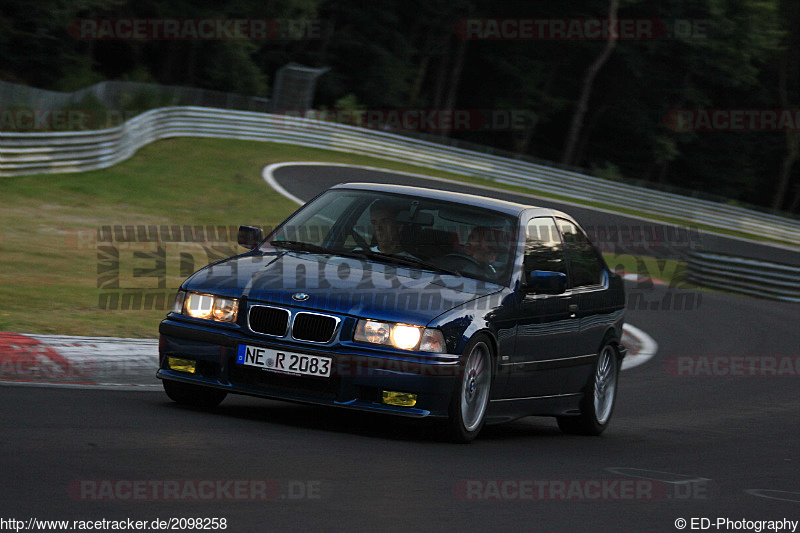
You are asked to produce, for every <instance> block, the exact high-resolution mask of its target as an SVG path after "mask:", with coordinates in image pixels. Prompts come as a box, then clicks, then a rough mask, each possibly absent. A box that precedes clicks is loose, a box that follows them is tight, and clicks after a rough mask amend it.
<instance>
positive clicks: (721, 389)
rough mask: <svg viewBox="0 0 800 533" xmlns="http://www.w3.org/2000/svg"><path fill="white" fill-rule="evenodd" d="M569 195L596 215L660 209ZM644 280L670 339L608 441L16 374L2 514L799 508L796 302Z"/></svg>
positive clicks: (486, 515) (455, 521) (250, 520)
mask: <svg viewBox="0 0 800 533" xmlns="http://www.w3.org/2000/svg"><path fill="white" fill-rule="evenodd" d="M275 180H276V181H277V182H278V183H279V184H280V185H281V186H282V187H283V188H285V189H286V190H287V191H288V192H289V193H290V194H291V195H294V196H297V197H299V198H301V199H303V200H305V199H308V198H310V197H311V196H312V195H314V194H315V193H316V192H318V191H320V190H322V189H324V188H326V187H327V186H329V185H332V184H334V183H338V182H341V181H387V180H389V181H391V182H392V183H403V184H410V185H419V184H421V183H423V182H421V181H420V180H419V179H418V178H411V177H407V176H402V175H396V174H391V175H389V174H376V173H372V172H368V171H365V170H353V169H343V168H341V167H319V166H314V167H283V168H281V169H279V170H277V171H276V172H275ZM426 186H437V187H447V188H450V187H455V188H456V189H458V190H463V191H465V192H470V188H469V187H466V186H461V185H456V186H452V185H445V184H443V183H436V184H433V185H432V184H431V183H427V184H426ZM472 192H475V191H472ZM483 194H486V192H485V191H484V192H483ZM496 194H497V195H499V196H502V197H508V196H509V195H507V194H506V193H496ZM526 201H528V202H530V200H526ZM535 203H536V204H538V205H553V204H551V203H549V202H544V201H541V202H535ZM554 207H559V206H557V205H554ZM563 210H565V211H567V212H569V213H570V214H573V215H574V216H575V217H576V218H577V219H578V220H579V221H580V222H581V223H582V224H583V225H585V226H589V225H622V224H639V225H643V224H650V223H648V222H642V221H636V220H634V219H630V218H626V217H617V216H614V215H610V214H607V213H595V212H592V211H590V210H587V209H579V208H574V207H569V206H564V207H563ZM247 222H248V221H239V220H235V214H232V220H231V224H238V223H247ZM701 241H702V244H703V246H704V248H705V249H707V250H714V251H727V252H731V253H736V252H739V253H740V254H741V255H751V256H754V257H764V258H765V259H773V260H783V261H784V262H794V261H796V257H795V256H796V255H797V253H796V252H792V251H790V250H786V249H778V248H771V247H764V246H760V245H756V244H753V243H747V242H742V241H736V240H732V239H727V238H723V237H716V236H709V235H701ZM668 253H671V252H669V251H667V252H665V253H664V255H668ZM656 255H658V254H656ZM628 289H629V295H630V294H631V293H637V294H641V296H640V297H639V300H638V302H640V303H641V302H645V304H643V305H636V306H634V308H630V309H629V310H628V312H627V315H626V321H628V322H630V323H632V324H634V325H635V326H637V327H639V328H641V329H642V330H644V331H646V332H647V333H648V334H649V335H650V336H652V337H653V338H654V339H655V340H656V341H657V342H658V345H659V350H658V353H657V355H656V356H655V357H654V358H653V359H651V360H650V361H649V362H647V363H645V364H643V365H640V366H637V367H635V368H631V369H629V370H626V371H625V372H623V373H622V375H621V379H620V387H619V393H618V397H617V406H616V410H615V413H614V417H613V421H612V424H611V427H610V428H609V430H608V431H607V432H606V433H604V434H603V435H602V436H601V437H576V436H567V435H564V434H562V433H561V432H560V431H559V430H558V428H557V426H556V423H555V420H552V419H547V418H541V419H540V418H525V419H522V420H518V421H516V422H512V423H509V424H505V425H501V426H491V427H487V428H485V429H484V431H483V432H482V433H481V435H480V436H479V438H478V439H477V440H476V441H475V442H474V443H472V444H471V445H453V444H448V443H444V442H441V441H440V440H439V439H438V438H437V433H436V431H435V429H434V428H432V427H430V425H428V424H426V423H424V422H422V423H420V422H415V421H409V420H405V419H396V418H393V417H386V416H378V415H373V414H366V413H357V412H349V411H342V410H334V409H327V408H320V407H313V406H305V405H295V404H289V403H281V402H275V401H266V400H258V399H253V398H244V397H228V399H226V400H225V402H223V404H222V405H221V406H220V407H219V408H217V409H216V410H214V411H213V412H210V413H206V412H199V411H194V410H191V409H187V408H183V407H180V406H178V405H176V404H173V403H172V402H170V401H169V400H168V399H167V397H166V396H165V395H164V394H163V393H161V392H130V391H109V390H88V389H86V390H84V389H67V388H51V387H18V386H2V387H0V397H1V398H2V409H1V410H0V427H2V439H0V450H2V452H1V453H2V462H1V463H0V465H1V468H0V472H1V473H0V475H1V476H2V478H1V479H0V481H2V483H0V520H9V519H15V520H22V521H24V524H23V525H24V526H27V525H28V522H29V520H31V519H39V520H102V519H105V520H127V519H131V520H134V521H135V520H140V521H146V522H147V524H148V526H152V525H153V524H152V522H153V520H156V519H159V520H169V519H179V518H193V519H209V521H208V522H206V523H205V525H208V526H209V527H208V528H207V529H217V530H219V529H222V528H221V527H218V528H213V527H212V522H211V520H210V519H213V518H224V519H225V525H226V530H227V531H235V532H239V531H244V532H250V531H285V530H293V531H404V532H406V531H419V530H424V531H433V530H442V531H453V530H456V531H486V530H492V531H506V530H512V529H513V530H515V531H575V530H591V531H593V530H607V531H679V530H680V529H681V526H682V525H683V527H684V528H685V529H686V530H691V529H692V519H695V522H694V524H695V525H696V526H701V525H704V524H713V525H711V526H710V529H711V530H717V531H725V530H728V531H733V530H739V531H747V530H750V531H754V530H755V529H754V528H755V525H756V522H757V521H780V520H784V519H786V520H793V521H797V520H800V446H799V445H798V440H799V439H800V328H798V323H800V320H799V319H800V307H799V306H798V305H794V304H786V303H777V302H771V301H768V300H759V299H753V298H748V297H744V296H735V295H729V294H720V293H712V292H703V293H702V294H699V293H697V294H695V297H694V298H693V299H690V300H686V299H684V300H683V302H684V305H682V306H681V308H680V309H676V308H675V307H676V306H674V305H670V306H668V305H665V304H664V302H666V301H668V300H669V301H673V300H671V299H670V295H671V294H673V293H675V292H676V291H681V292H687V291H686V289H679V288H669V287H666V286H662V285H659V284H652V283H641V284H638V283H636V282H631V283H629V284H628ZM687 301H691V302H692V303H691V304H690V305H686V302H687ZM154 371H155V369H154ZM192 491H194V492H192ZM192 494H195V497H194V498H193V497H192ZM720 518H721V519H729V520H730V521H731V522H722V525H721V526H717V524H718V522H717V520H718V519H720ZM681 519H682V520H686V521H687V522H686V523H684V522H681ZM701 519H708V520H709V522H702V521H701ZM174 523H175V525H177V526H180V525H181V524H183V525H184V526H187V525H188V523H187V522H186V521H184V522H182V523H181V522H180V521H178V522H174ZM216 523H217V525H218V526H219V524H220V523H219V522H216ZM748 523H749V524H750V525H751V526H753V528H751V529H745V528H743V527H738V528H737V527H736V525H737V524H741V525H742V526H747V525H748ZM4 524H5V527H3V529H9V527H8V526H9V525H10V524H9V523H8V522H5V523H3V522H1V521H0V526H3V525H4ZM715 526H716V527H715ZM767 527H768V526H767V525H762V526H761V530H766V528H767ZM697 528H698V527H696V528H695V529H697ZM149 529H150V530H152V529H153V528H152V527H149ZM182 529H188V527H184V528H182ZM706 529H709V528H706ZM789 530H790V531H791V530H792V529H791V526H789ZM798 530H800V527H799V528H798Z"/></svg>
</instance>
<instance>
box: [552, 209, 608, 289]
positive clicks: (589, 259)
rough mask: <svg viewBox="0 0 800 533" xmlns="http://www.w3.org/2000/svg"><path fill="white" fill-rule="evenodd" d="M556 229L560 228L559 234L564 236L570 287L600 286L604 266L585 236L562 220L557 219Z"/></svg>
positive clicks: (571, 224)
mask: <svg viewBox="0 0 800 533" xmlns="http://www.w3.org/2000/svg"><path fill="white" fill-rule="evenodd" d="M558 227H559V228H561V234H562V235H563V236H564V244H565V246H566V250H567V257H569V266H570V271H571V273H572V286H573V287H585V286H587V285H600V284H602V283H603V273H604V272H605V265H604V264H603V261H602V259H601V258H600V255H599V254H598V253H597V250H596V249H595V248H594V246H592V243H591V242H589V239H588V237H586V234H585V233H583V231H582V230H581V229H580V228H578V227H577V226H576V225H575V224H573V223H572V222H570V221H568V220H564V219H562V218H559V219H558Z"/></svg>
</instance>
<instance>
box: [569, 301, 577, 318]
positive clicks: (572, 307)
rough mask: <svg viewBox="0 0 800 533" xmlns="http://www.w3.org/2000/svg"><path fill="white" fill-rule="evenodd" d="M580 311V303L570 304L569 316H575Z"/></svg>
mask: <svg viewBox="0 0 800 533" xmlns="http://www.w3.org/2000/svg"><path fill="white" fill-rule="evenodd" d="M577 312H578V304H569V317H570V318H575V317H576V316H577V314H576V313H577Z"/></svg>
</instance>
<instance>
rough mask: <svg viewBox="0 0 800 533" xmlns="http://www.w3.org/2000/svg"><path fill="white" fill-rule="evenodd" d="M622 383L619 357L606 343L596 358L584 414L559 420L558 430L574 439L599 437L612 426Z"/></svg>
mask: <svg viewBox="0 0 800 533" xmlns="http://www.w3.org/2000/svg"><path fill="white" fill-rule="evenodd" d="M618 382H619V357H618V355H617V350H616V348H615V347H614V345H613V344H612V343H611V342H610V341H608V340H607V341H606V342H605V343H604V344H603V347H602V348H601V349H600V352H599V353H598V356H597V362H596V363H595V365H594V369H593V371H592V375H591V377H590V378H589V383H587V385H586V388H585V390H584V393H583V399H582V400H581V414H580V415H578V416H559V417H558V427H559V428H561V431H563V432H564V433H571V434H574V435H600V434H601V433H602V432H603V431H605V429H606V428H607V427H608V424H609V422H611V415H612V414H613V413H614V404H615V403H616V398H617V383H618Z"/></svg>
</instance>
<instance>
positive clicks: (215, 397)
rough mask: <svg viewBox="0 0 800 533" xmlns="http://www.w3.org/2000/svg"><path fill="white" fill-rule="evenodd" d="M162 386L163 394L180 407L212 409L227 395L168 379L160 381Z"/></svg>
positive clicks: (222, 392) (223, 392)
mask: <svg viewBox="0 0 800 533" xmlns="http://www.w3.org/2000/svg"><path fill="white" fill-rule="evenodd" d="M162 384H163V385H164V392H166V393H167V396H169V398H170V400H172V401H173V402H176V403H179V404H181V405H188V406H191V407H197V408H198V409H213V408H214V407H216V406H218V405H219V404H220V403H222V400H224V399H225V397H226V396H227V395H228V393H227V392H225V391H221V390H216V389H211V388H208V387H200V386H198V385H191V384H189V383H181V382H180V381H172V380H169V379H164V380H162Z"/></svg>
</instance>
